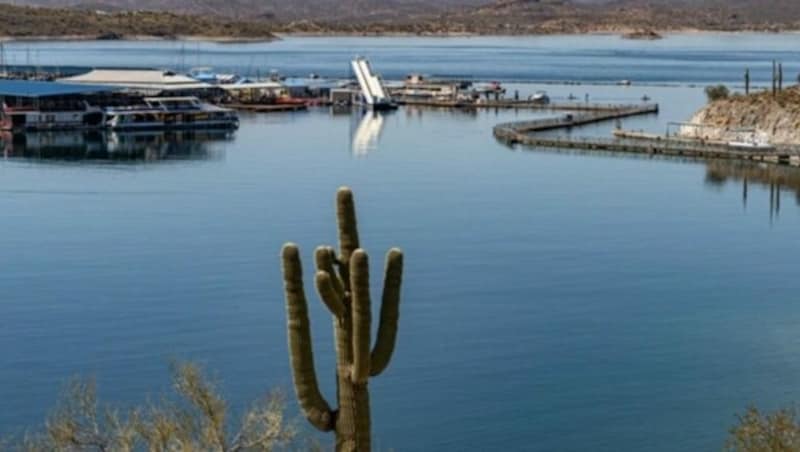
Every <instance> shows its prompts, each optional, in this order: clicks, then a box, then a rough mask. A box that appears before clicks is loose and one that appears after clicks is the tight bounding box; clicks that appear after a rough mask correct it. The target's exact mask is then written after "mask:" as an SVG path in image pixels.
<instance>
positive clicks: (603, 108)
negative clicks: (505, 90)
mask: <svg viewBox="0 0 800 452" xmlns="http://www.w3.org/2000/svg"><path fill="white" fill-rule="evenodd" d="M394 100H395V101H396V102H397V103H398V104H399V105H409V106H420V107H437V108H465V109H470V108H473V109H477V108H481V109H520V110H523V109H529V110H552V111H586V112H597V113H609V112H619V111H621V110H624V111H632V110H640V109H643V110H645V111H644V112H642V113H634V114H646V113H657V112H658V105H657V104H641V105H613V104H596V103H584V102H553V103H545V102H541V101H535V100H514V99H498V100H492V99H489V100H487V99H481V100H480V101H469V100H450V99H448V100H441V99H430V98H409V97H395V98H394ZM624 116H631V115H630V114H627V115H624Z"/></svg>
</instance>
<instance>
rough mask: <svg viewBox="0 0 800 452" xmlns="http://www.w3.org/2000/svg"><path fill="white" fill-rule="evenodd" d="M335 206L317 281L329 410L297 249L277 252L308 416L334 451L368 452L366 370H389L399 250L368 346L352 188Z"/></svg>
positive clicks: (364, 270) (364, 276)
mask: <svg viewBox="0 0 800 452" xmlns="http://www.w3.org/2000/svg"><path fill="white" fill-rule="evenodd" d="M336 213H337V219H338V224H339V248H340V249H339V256H338V257H337V256H336V252H335V251H334V249H333V248H332V247H326V246H322V247H319V248H317V250H316V252H315V256H314V257H315V263H316V267H317V271H316V275H315V278H314V280H315V285H316V288H317V292H318V293H319V296H320V298H321V299H322V302H323V303H324V304H325V306H326V307H327V308H328V310H329V311H330V312H331V315H332V316H333V327H334V331H335V333H336V380H337V381H336V388H337V391H336V392H337V399H338V400H337V402H338V408H337V409H335V410H334V409H331V407H330V404H328V402H327V401H325V398H324V397H323V395H322V393H321V392H320V389H319V384H318V383H317V376H316V371H315V369H314V354H313V351H312V343H311V327H310V323H309V320H308V303H307V301H306V296H305V292H304V290H303V275H302V266H301V262H300V251H299V249H298V247H297V246H296V245H294V244H292V243H288V244H286V245H284V247H283V251H282V260H283V279H284V290H285V295H286V312H287V316H288V340H289V354H290V360H291V365H292V374H293V379H294V387H295V392H296V393H297V398H298V400H299V402H300V406H301V408H302V409H303V412H304V413H305V415H306V417H307V418H308V420H309V422H310V423H311V424H312V425H313V426H314V427H316V428H317V429H319V430H322V431H325V432H329V431H335V433H336V450H337V451H343V452H368V451H369V450H370V447H371V446H370V411H369V410H370V407H369V392H368V390H367V383H368V381H369V378H370V377H375V376H378V375H380V374H381V373H382V372H383V371H384V370H386V368H387V367H388V365H389V362H390V361H391V357H392V353H393V352H394V346H395V338H396V337H397V323H398V318H399V307H400V285H401V282H402V277H403V253H402V252H401V251H400V250H399V249H396V248H394V249H391V250H390V251H389V253H388V254H387V255H386V269H385V275H384V286H383V297H382V304H381V313H380V324H379V326H378V333H377V338H376V342H375V345H374V347H373V348H372V350H371V351H370V342H371V341H370V331H371V321H372V313H371V300H370V294H369V257H368V256H367V253H366V251H364V250H363V249H361V248H360V244H359V239H358V228H357V222H356V212H355V203H354V201H353V193H352V192H351V191H350V189H348V188H340V189H339V191H338V193H337V197H336Z"/></svg>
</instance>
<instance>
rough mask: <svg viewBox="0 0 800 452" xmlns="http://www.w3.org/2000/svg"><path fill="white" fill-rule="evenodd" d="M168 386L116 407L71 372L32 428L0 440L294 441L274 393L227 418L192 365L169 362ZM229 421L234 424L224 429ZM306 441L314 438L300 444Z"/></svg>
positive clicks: (37, 444)
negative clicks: (137, 403) (159, 394)
mask: <svg viewBox="0 0 800 452" xmlns="http://www.w3.org/2000/svg"><path fill="white" fill-rule="evenodd" d="M173 389H174V391H175V393H174V395H173V396H168V397H166V398H165V399H164V400H163V401H162V402H161V403H159V404H151V405H149V406H147V407H143V408H138V409H133V410H130V411H128V412H127V413H124V414H123V413H122V412H120V411H119V410H115V409H111V408H103V407H100V406H99V404H98V402H97V395H96V391H95V386H94V384H93V383H92V382H86V381H78V380H76V381H74V382H72V383H71V384H69V385H68V387H67V388H66V390H65V392H64V394H63V397H62V399H61V401H60V403H59V404H58V406H57V407H56V409H55V410H54V411H53V412H52V413H51V415H50V416H49V417H48V419H47V421H46V422H45V424H44V427H43V428H42V429H41V430H40V431H37V432H34V433H31V434H28V435H27V436H26V437H25V438H24V439H22V440H21V441H18V442H17V443H16V444H14V443H13V442H12V443H11V444H13V445H11V446H7V447H8V449H10V450H18V451H20V452H45V451H56V450H57V451H65V452H69V451H75V452H78V451H80V452H94V451H97V452H104V451H119V452H130V451H134V450H150V451H154V452H156V451H172V450H180V451H207V450H214V451H219V452H244V451H249V452H269V451H272V450H276V449H280V450H285V449H286V448H288V447H292V446H296V445H297V444H296V441H297V431H296V429H295V427H294V425H293V424H292V423H291V422H288V421H287V420H286V418H285V415H284V408H285V405H284V398H283V396H282V395H281V394H280V393H277V392H274V393H272V394H270V396H269V397H266V398H265V399H263V400H262V401H260V402H259V403H257V404H255V405H253V407H252V408H250V410H248V411H247V412H246V413H245V415H244V416H243V417H242V418H241V421H240V422H239V423H233V422H231V421H230V419H229V416H228V415H229V413H228V406H227V403H226V402H225V400H224V399H223V398H222V396H221V395H220V393H219V391H218V389H217V387H216V385H215V384H214V383H212V382H211V381H210V380H209V379H208V378H207V377H205V376H204V375H203V373H202V372H201V370H200V369H199V368H198V367H197V366H196V365H193V364H178V365H176V366H175V367H174V369H173ZM234 424H235V425H237V430H236V431H235V432H233V433H231V432H230V431H229V427H230V426H231V425H234ZM297 447H298V449H300V446H297ZM308 448H310V449H315V448H318V446H316V445H314V444H311V443H309V444H304V445H303V446H302V449H303V450H308ZM8 449H4V450H8Z"/></svg>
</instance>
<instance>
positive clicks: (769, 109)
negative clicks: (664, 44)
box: [683, 86, 800, 144]
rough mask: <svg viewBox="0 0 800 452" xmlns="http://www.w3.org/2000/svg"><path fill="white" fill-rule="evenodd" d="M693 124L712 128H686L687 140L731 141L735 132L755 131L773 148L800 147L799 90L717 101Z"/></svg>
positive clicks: (695, 117)
mask: <svg viewBox="0 0 800 452" xmlns="http://www.w3.org/2000/svg"><path fill="white" fill-rule="evenodd" d="M691 123H693V124H698V125H704V126H710V127H704V128H702V129H695V128H685V129H684V131H683V134H684V135H686V136H693V137H702V138H707V139H712V140H725V139H728V138H729V137H730V135H731V133H732V132H733V131H735V130H736V129H750V128H755V129H756V130H757V131H758V132H760V133H762V134H764V135H765V136H766V137H767V138H769V140H770V142H771V143H773V144H786V143H792V144H797V143H800V87H797V86H794V87H791V88H787V89H785V90H783V91H780V92H778V94H777V96H775V97H773V96H772V93H771V92H759V93H756V94H751V95H748V96H745V95H733V96H729V97H726V98H723V99H718V100H715V101H713V102H711V103H709V104H708V105H707V106H705V107H704V108H702V109H701V110H700V111H698V112H697V113H696V114H695V115H694V116H693V117H692V119H691Z"/></svg>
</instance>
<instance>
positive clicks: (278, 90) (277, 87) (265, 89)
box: [221, 81, 289, 104]
mask: <svg viewBox="0 0 800 452" xmlns="http://www.w3.org/2000/svg"><path fill="white" fill-rule="evenodd" d="M221 88H222V89H224V90H225V93H226V94H227V97H228V98H230V99H229V100H230V101H233V102H238V103H243V104H270V103H273V102H275V100H276V99H280V98H282V97H289V90H288V89H286V87H285V86H283V84H282V83H279V82H273V81H266V82H252V83H235V84H230V85H221Z"/></svg>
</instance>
